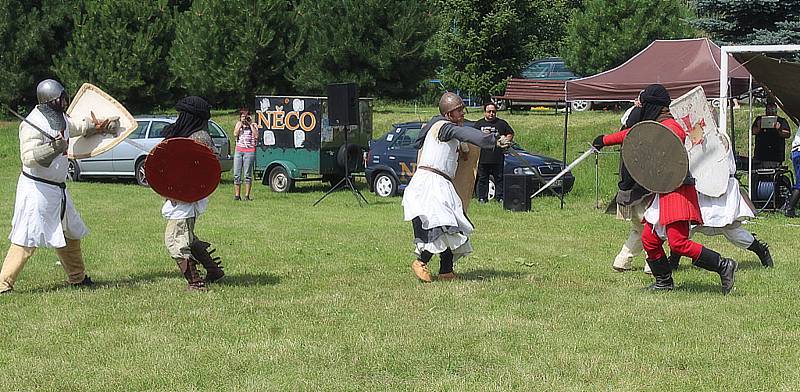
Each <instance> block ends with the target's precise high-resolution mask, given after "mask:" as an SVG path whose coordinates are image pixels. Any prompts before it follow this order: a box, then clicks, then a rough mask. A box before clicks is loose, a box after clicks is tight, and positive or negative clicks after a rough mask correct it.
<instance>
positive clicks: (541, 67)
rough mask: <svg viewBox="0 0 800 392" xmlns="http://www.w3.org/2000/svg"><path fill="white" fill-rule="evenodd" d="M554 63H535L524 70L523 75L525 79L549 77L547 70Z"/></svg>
mask: <svg viewBox="0 0 800 392" xmlns="http://www.w3.org/2000/svg"><path fill="white" fill-rule="evenodd" d="M551 64H552V63H533V64H531V65H529V66H528V67H527V68H525V69H524V70H523V71H522V77H523V78H525V79H542V78H546V77H547V71H549V70H550V65H551Z"/></svg>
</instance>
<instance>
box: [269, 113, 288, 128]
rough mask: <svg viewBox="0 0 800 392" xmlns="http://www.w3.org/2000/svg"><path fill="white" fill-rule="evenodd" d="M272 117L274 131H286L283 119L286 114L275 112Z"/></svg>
mask: <svg viewBox="0 0 800 392" xmlns="http://www.w3.org/2000/svg"><path fill="white" fill-rule="evenodd" d="M273 113H274V114H273V115H272V129H284V128H285V126H284V123H283V117H284V116H285V115H286V112H273Z"/></svg>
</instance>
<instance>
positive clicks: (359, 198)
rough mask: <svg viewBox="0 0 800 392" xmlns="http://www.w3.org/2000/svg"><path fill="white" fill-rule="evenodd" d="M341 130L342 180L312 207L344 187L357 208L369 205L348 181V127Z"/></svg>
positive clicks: (351, 181) (351, 182)
mask: <svg viewBox="0 0 800 392" xmlns="http://www.w3.org/2000/svg"><path fill="white" fill-rule="evenodd" d="M342 130H343V132H344V144H343V146H344V148H345V150H344V153H345V159H344V178H342V179H341V180H340V181H339V182H337V183H336V185H334V186H332V187H331V189H330V190H328V191H327V192H325V194H324V195H322V197H320V198H319V200H317V201H316V202H314V204H313V205H312V207H315V206H316V205H317V204H319V203H320V202H322V200H324V199H325V198H326V197H328V195H330V194H331V193H333V192H334V191H336V190H337V189H339V188H341V187H345V186H346V187H348V188H350V193H352V194H353V196H355V198H356V200H357V201H358V206H359V207H363V206H362V205H361V202H362V201H363V202H364V203H366V204H369V202H367V199H366V198H365V197H364V195H362V194H361V192H359V191H358V189H356V186H355V185H354V184H353V180H352V179H350V167H349V163H350V154H349V151H348V148H347V147H348V146H349V143H348V139H347V133H348V127H347V126H344V127H342Z"/></svg>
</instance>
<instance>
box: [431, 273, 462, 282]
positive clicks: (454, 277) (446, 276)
mask: <svg viewBox="0 0 800 392" xmlns="http://www.w3.org/2000/svg"><path fill="white" fill-rule="evenodd" d="M436 280H441V281H450V280H458V275H456V273H455V272H445V273H443V274H439V276H437V277H436Z"/></svg>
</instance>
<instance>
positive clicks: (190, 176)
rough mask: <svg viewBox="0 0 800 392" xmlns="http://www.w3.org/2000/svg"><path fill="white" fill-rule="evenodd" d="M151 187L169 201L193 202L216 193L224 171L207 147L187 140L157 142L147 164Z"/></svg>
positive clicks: (145, 169)
mask: <svg viewBox="0 0 800 392" xmlns="http://www.w3.org/2000/svg"><path fill="white" fill-rule="evenodd" d="M144 172H145V177H146V178H147V183H148V184H149V185H150V188H153V190H154V191H156V193H158V194H159V195H161V196H164V197H165V198H167V199H172V200H179V201H182V202H185V203H193V202H196V201H198V200H201V199H203V198H204V197H207V196H208V195H210V194H212V193H214V190H216V189H217V185H219V180H220V176H221V174H222V169H221V167H220V165H219V160H218V159H217V156H216V155H214V153H213V152H212V151H211V149H209V148H208V147H206V146H204V145H202V144H200V143H198V142H196V141H194V140H192V139H189V138H185V137H176V138H172V139H167V140H164V141H163V142H161V143H158V145H156V146H155V147H153V150H152V151H150V154H148V155H147V160H145V163H144Z"/></svg>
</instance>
